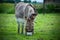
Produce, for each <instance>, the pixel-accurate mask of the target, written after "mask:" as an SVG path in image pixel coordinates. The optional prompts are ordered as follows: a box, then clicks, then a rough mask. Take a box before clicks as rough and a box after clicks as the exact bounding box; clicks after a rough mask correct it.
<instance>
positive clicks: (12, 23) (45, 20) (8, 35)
mask: <svg viewBox="0 0 60 40" xmlns="http://www.w3.org/2000/svg"><path fill="white" fill-rule="evenodd" d="M12 5H13V4H12ZM9 7H11V10H12V8H14V7H13V6H11V5H10V6H9ZM9 7H8V9H6V10H10V8H9ZM8 13H11V11H5V12H4V13H0V40H60V14H58V13H45V14H43V13H38V15H37V16H36V19H35V22H34V34H33V35H32V36H26V35H24V34H18V33H17V26H18V25H17V22H16V18H15V14H8ZM12 13H13V12H12Z"/></svg>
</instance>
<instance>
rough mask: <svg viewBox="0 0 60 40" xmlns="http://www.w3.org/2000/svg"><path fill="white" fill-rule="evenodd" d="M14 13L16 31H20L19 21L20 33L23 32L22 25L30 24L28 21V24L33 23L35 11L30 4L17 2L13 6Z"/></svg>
mask: <svg viewBox="0 0 60 40" xmlns="http://www.w3.org/2000/svg"><path fill="white" fill-rule="evenodd" d="M15 15H16V19H17V23H18V33H20V23H22V32H21V33H22V34H23V32H24V27H27V26H32V25H29V23H30V24H32V23H33V21H34V19H35V17H36V15H37V13H36V10H35V8H34V7H33V5H32V4H29V3H24V2H19V3H17V5H16V7H15ZM26 29H28V28H26ZM31 29H32V28H31Z"/></svg>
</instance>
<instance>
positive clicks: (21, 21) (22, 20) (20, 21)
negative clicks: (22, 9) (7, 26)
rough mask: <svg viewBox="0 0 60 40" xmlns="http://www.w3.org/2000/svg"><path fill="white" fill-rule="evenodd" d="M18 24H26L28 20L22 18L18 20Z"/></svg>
mask: <svg viewBox="0 0 60 40" xmlns="http://www.w3.org/2000/svg"><path fill="white" fill-rule="evenodd" d="M17 22H19V23H24V22H26V20H25V19H22V18H17Z"/></svg>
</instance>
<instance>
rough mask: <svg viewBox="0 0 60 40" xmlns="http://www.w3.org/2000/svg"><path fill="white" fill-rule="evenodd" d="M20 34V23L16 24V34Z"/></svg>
mask: <svg viewBox="0 0 60 40" xmlns="http://www.w3.org/2000/svg"><path fill="white" fill-rule="evenodd" d="M19 33H20V23H18V34H19Z"/></svg>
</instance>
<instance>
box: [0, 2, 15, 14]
mask: <svg viewBox="0 0 60 40" xmlns="http://www.w3.org/2000/svg"><path fill="white" fill-rule="evenodd" d="M0 13H9V14H10V13H11V14H12V13H14V4H11V3H1V4H0Z"/></svg>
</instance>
